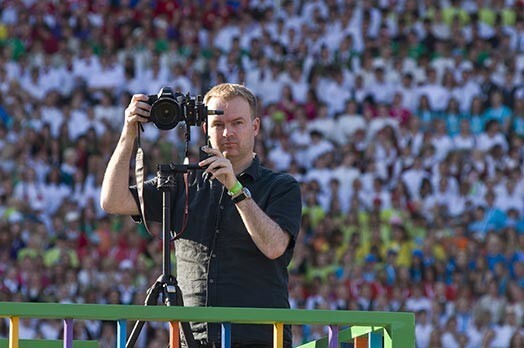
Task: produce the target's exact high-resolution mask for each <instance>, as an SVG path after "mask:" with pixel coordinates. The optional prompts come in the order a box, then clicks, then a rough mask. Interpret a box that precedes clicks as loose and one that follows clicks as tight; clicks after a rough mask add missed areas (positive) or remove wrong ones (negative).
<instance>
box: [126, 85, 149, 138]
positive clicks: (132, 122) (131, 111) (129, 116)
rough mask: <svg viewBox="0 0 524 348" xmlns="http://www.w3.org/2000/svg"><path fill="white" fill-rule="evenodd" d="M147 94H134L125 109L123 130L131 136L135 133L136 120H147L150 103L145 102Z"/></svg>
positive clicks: (134, 135)
mask: <svg viewBox="0 0 524 348" xmlns="http://www.w3.org/2000/svg"><path fill="white" fill-rule="evenodd" d="M147 100H148V96H147V95H145V94H134V95H133V97H132V98H131V102H130V103H129V105H128V106H127V108H126V111H125V120H124V121H125V122H124V129H123V131H124V132H125V133H126V135H129V136H132V137H133V138H135V137H136V135H137V124H138V122H141V123H145V122H148V121H149V113H150V112H151V105H149V104H148V103H147Z"/></svg>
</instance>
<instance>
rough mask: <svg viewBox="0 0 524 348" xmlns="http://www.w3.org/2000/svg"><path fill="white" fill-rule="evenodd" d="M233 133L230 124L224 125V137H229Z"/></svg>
mask: <svg viewBox="0 0 524 348" xmlns="http://www.w3.org/2000/svg"><path fill="white" fill-rule="evenodd" d="M232 133H233V131H232V129H231V127H230V126H224V131H223V132H222V136H223V137H224V138H227V137H229V136H231V134H232Z"/></svg>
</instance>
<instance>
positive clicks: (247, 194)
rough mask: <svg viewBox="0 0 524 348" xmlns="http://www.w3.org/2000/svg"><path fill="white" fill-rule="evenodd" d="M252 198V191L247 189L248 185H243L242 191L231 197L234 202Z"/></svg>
mask: <svg viewBox="0 0 524 348" xmlns="http://www.w3.org/2000/svg"><path fill="white" fill-rule="evenodd" d="M246 198H247V199H251V191H249V190H248V189H247V187H242V191H240V192H239V193H238V194H236V195H235V196H233V197H231V200H232V201H233V203H235V204H237V203H238V202H242V201H243V200H244V199H246Z"/></svg>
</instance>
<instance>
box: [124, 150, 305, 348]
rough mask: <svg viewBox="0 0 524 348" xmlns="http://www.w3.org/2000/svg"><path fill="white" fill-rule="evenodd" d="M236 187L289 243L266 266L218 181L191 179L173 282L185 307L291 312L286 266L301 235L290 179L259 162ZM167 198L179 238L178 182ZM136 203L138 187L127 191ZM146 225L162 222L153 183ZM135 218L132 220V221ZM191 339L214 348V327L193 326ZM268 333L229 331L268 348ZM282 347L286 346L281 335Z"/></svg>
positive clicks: (254, 328)
mask: <svg viewBox="0 0 524 348" xmlns="http://www.w3.org/2000/svg"><path fill="white" fill-rule="evenodd" d="M237 178H238V180H239V181H240V182H241V183H242V185H243V186H245V187H247V188H248V189H249V190H250V192H251V193H252V196H253V200H254V201H255V202H256V203H257V204H258V206H259V207H260V208H261V209H262V210H263V211H264V212H265V213H266V214H267V215H268V216H269V217H270V218H271V219H272V220H273V221H275V222H276V223H277V224H278V225H279V226H280V227H281V228H282V229H283V230H284V231H286V232H287V233H289V234H290V236H291V242H290V244H289V247H288V248H287V250H286V251H285V253H284V254H283V255H282V256H281V257H279V258H278V259H275V260H270V259H268V258H267V257H266V256H265V255H264V254H263V253H262V252H261V251H260V250H259V249H258V248H257V246H256V245H255V243H254V242H253V240H252V239H251V237H250V236H249V234H248V232H247V230H246V227H245V226H244V223H243V222H242V219H241V217H240V214H239V212H238V210H237V209H236V207H235V205H234V203H233V202H232V201H231V198H230V196H229V195H228V194H227V190H226V189H225V187H224V186H223V185H222V184H221V183H220V182H219V181H218V180H204V176H202V175H197V176H196V178H193V179H191V180H189V181H192V182H191V184H190V185H189V191H188V192H189V193H188V202H189V217H188V223H187V228H186V230H185V231H184V232H183V233H182V235H181V237H180V238H179V239H177V240H176V241H175V250H176V269H177V272H176V277H177V280H178V283H179V285H180V288H181V290H182V293H183V295H184V305H186V306H214V307H255V308H289V302H288V273H287V266H288V264H289V262H290V260H291V257H292V254H293V247H294V241H295V239H296V236H297V234H298V231H299V228H300V219H301V197H300V187H299V184H298V183H297V181H296V180H295V179H294V178H293V177H292V176H291V175H289V174H285V173H278V172H274V171H271V170H269V169H267V168H265V167H263V166H261V165H260V161H259V159H258V157H257V156H255V157H254V160H253V162H252V164H251V165H250V167H249V168H247V169H246V170H245V171H244V172H243V173H241V174H240V175H238V177H237ZM175 180H176V184H175V188H174V190H173V191H172V194H171V207H172V209H171V211H172V213H171V220H172V221H171V226H173V227H174V229H175V231H177V232H178V231H180V228H181V225H182V222H183V216H184V209H185V205H186V194H185V187H184V180H183V177H182V175H175ZM130 189H131V192H132V193H133V195H134V197H135V199H136V200H137V202H138V195H137V191H136V187H131V188H130ZM144 203H145V216H146V219H147V221H157V222H161V221H162V192H160V191H159V190H157V188H156V179H153V180H151V181H148V182H146V184H145V185H144ZM138 218H139V217H135V219H138ZM193 331H194V332H195V338H196V339H208V340H209V341H216V342H219V339H220V337H219V335H220V330H219V326H218V324H210V325H209V327H207V325H206V324H204V323H197V324H194V325H193ZM272 339H273V335H272V327H271V326H269V325H233V327H232V340H233V342H237V343H244V344H250V343H259V344H260V343H261V344H268V345H271V342H272ZM284 339H285V341H288V342H290V341H291V330H290V328H289V327H286V329H285V332H284Z"/></svg>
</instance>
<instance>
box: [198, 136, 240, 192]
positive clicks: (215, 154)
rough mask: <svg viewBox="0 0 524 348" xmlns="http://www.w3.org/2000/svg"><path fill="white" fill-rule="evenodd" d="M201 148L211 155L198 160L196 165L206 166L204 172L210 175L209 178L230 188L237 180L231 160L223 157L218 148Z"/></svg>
mask: <svg viewBox="0 0 524 348" xmlns="http://www.w3.org/2000/svg"><path fill="white" fill-rule="evenodd" d="M202 150H204V151H205V152H206V153H207V154H208V155H210V156H211V157H209V158H206V159H205V160H203V161H200V162H199V163H198V165H199V166H201V167H205V166H207V169H206V172H207V173H209V174H211V175H212V176H211V179H217V180H218V181H220V182H221V183H222V185H224V186H225V187H226V189H228V190H229V189H231V188H232V187H233V186H234V185H235V184H236V182H237V177H236V175H235V172H234V171H233V165H232V164H231V161H229V160H228V159H227V158H225V157H224V155H223V154H222V153H221V152H220V150H218V149H213V148H210V147H207V146H205V147H203V148H202Z"/></svg>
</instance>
